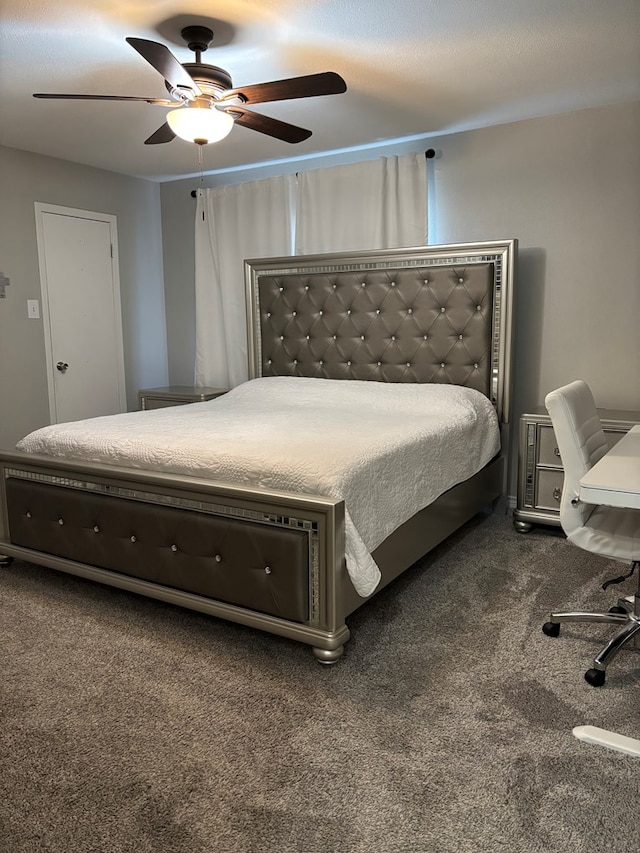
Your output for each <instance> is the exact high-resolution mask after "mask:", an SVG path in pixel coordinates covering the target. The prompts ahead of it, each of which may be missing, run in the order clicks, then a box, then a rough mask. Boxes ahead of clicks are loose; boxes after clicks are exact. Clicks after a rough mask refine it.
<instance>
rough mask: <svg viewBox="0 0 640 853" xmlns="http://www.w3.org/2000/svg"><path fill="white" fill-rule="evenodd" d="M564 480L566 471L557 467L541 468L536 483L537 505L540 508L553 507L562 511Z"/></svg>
mask: <svg viewBox="0 0 640 853" xmlns="http://www.w3.org/2000/svg"><path fill="white" fill-rule="evenodd" d="M563 482H564V471H563V470H562V469H556V470H555V471H552V470H550V469H545V468H540V469H539V471H538V476H537V483H536V506H537V507H539V508H540V509H543V510H544V509H551V510H553V511H554V512H559V511H560V498H561V497H562V484H563Z"/></svg>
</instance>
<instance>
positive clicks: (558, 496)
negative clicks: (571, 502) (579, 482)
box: [553, 489, 562, 503]
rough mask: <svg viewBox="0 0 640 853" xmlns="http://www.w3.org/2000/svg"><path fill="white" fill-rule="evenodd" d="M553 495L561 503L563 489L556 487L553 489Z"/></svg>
mask: <svg viewBox="0 0 640 853" xmlns="http://www.w3.org/2000/svg"><path fill="white" fill-rule="evenodd" d="M553 497H554V499H555V500H557V501H558V503H560V499H561V497H562V489H554V490H553Z"/></svg>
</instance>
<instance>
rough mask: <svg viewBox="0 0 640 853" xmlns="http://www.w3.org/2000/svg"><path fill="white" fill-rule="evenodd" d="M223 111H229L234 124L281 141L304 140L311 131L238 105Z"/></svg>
mask: <svg viewBox="0 0 640 853" xmlns="http://www.w3.org/2000/svg"><path fill="white" fill-rule="evenodd" d="M225 112H228V113H231V115H232V116H233V117H234V118H235V121H236V124H241V125H242V126H243V127H248V128H249V129H250V130H257V131H258V133H265V134H266V135H267V136H273V137H274V138H275V139H281V140H282V141H283V142H291V143H294V142H304V140H305V139H308V138H309V137H310V136H311V131H310V130H305V129H304V128H303V127H296V126H295V125H294V124H287V122H285V121H280V120H279V119H277V118H271V117H270V116H263V115H261V114H260V113H253V112H250V111H249V110H244V109H240V108H239V107H233V108H229V109H228V110H225Z"/></svg>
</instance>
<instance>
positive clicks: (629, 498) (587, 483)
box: [580, 424, 640, 509]
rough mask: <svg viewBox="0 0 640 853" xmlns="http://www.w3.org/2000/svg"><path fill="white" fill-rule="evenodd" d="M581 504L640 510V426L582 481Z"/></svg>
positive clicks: (607, 454)
mask: <svg viewBox="0 0 640 853" xmlns="http://www.w3.org/2000/svg"><path fill="white" fill-rule="evenodd" d="M580 500H581V501H584V503H588V504H603V505H604V506H620V507H629V508H632V509H640V424H637V425H636V426H634V427H631V429H630V430H629V432H628V433H627V434H626V435H623V436H622V438H621V439H620V440H619V441H618V443H617V444H615V445H614V446H613V447H612V448H611V450H610V451H609V452H608V453H606V454H605V455H604V456H603V457H602V459H601V460H600V461H599V462H596V464H595V465H594V466H593V468H591V470H589V471H587V473H586V474H585V475H584V477H582V479H581V480H580Z"/></svg>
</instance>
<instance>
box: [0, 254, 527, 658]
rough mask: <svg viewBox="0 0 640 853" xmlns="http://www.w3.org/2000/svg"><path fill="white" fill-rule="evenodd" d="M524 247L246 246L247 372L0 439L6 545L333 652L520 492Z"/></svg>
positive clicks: (0, 542) (13, 553)
mask: <svg viewBox="0 0 640 853" xmlns="http://www.w3.org/2000/svg"><path fill="white" fill-rule="evenodd" d="M516 253H517V242H516V241H515V240H501V241H493V242H482V243H470V244H456V245H447V246H431V247H426V248H425V247H417V248H411V249H394V250H385V251H376V252H351V253H340V254H335V255H314V256H297V257H287V258H267V259H253V260H248V261H246V262H245V273H246V296H247V300H246V301H247V328H248V357H249V380H248V381H247V382H246V383H244V384H242V385H240V386H238V387H237V388H235V389H233V390H232V391H230V392H229V393H228V394H225V395H223V396H222V397H219V398H217V399H216V400H213V401H210V402H204V403H194V404H191V405H188V406H182V407H177V408H172V409H157V410H151V411H147V412H134V413H126V414H124V415H116V416H111V417H107V418H97V419H93V420H92V421H85V422H76V423H74V424H67V425H55V426H52V427H47V428H44V429H43V430H38V431H36V432H34V433H33V434H31V435H30V436H27V437H25V439H23V440H22V442H20V443H19V444H18V449H16V451H13V452H5V453H1V454H0V496H1V510H2V511H1V515H0V553H2V554H5V555H7V556H8V557H20V558H22V559H24V560H27V561H29V562H32V563H36V564H40V565H43V566H46V567H49V568H52V569H56V570H60V571H65V572H69V573H71V574H75V575H79V576H81V577H85V578H89V579H91V580H95V581H99V582H102V583H105V584H109V585H112V586H115V587H119V588H122V589H126V590H129V591H132V592H135V593H139V594H142V595H147V596H151V597H154V598H157V599H160V600H163V601H166V602H170V603H173V604H178V605H181V606H184V607H188V608H192V609H194V610H198V611H201V612H203V613H206V614H209V615H212V616H215V617H219V618H223V619H228V620H231V621H234V622H238V623H241V624H244V625H247V626H250V627H252V628H256V629H260V630H263V631H267V632H270V633H273V634H278V635H281V636H285V637H288V638H291V639H293V640H297V641H299V642H302V643H306V644H308V645H310V646H311V647H312V649H313V652H314V654H315V656H316V658H317V659H318V660H319V661H320V662H321V663H324V664H332V663H335V662H336V661H337V660H339V658H340V656H341V655H342V653H343V651H344V646H345V643H346V642H347V640H348V639H349V628H348V626H347V619H348V617H349V615H350V614H351V613H353V612H354V611H355V610H356V609H357V608H359V607H360V606H361V605H362V604H363V603H364V602H366V601H367V600H368V599H369V598H370V597H371V596H372V595H375V594H376V592H378V591H379V590H380V589H382V588H384V587H385V586H387V585H388V584H389V583H390V582H391V581H392V580H393V579H394V578H396V577H398V575H400V574H401V573H402V572H403V571H405V570H406V569H407V568H408V567H410V566H411V565H413V564H414V563H415V562H416V561H417V560H418V559H419V558H420V557H422V556H423V555H424V554H426V553H427V552H428V551H429V550H431V549H432V548H433V547H435V546H436V545H437V544H439V543H440V542H441V541H442V540H443V539H445V538H446V537H447V536H449V535H450V534H451V533H452V532H453V531H454V530H456V529H457V528H458V527H460V526H461V525H462V524H464V523H466V522H467V521H468V520H469V519H470V518H472V517H473V516H474V515H476V514H477V513H478V512H481V511H483V510H486V509H488V508H491V507H493V506H495V504H496V503H497V502H498V501H499V499H500V498H501V496H503V495H504V491H505V483H506V458H507V456H508V421H509V405H510V375H511V329H512V299H513V284H514V274H515V262H516ZM186 437H189V442H188V443H186V442H185V438H186Z"/></svg>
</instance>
